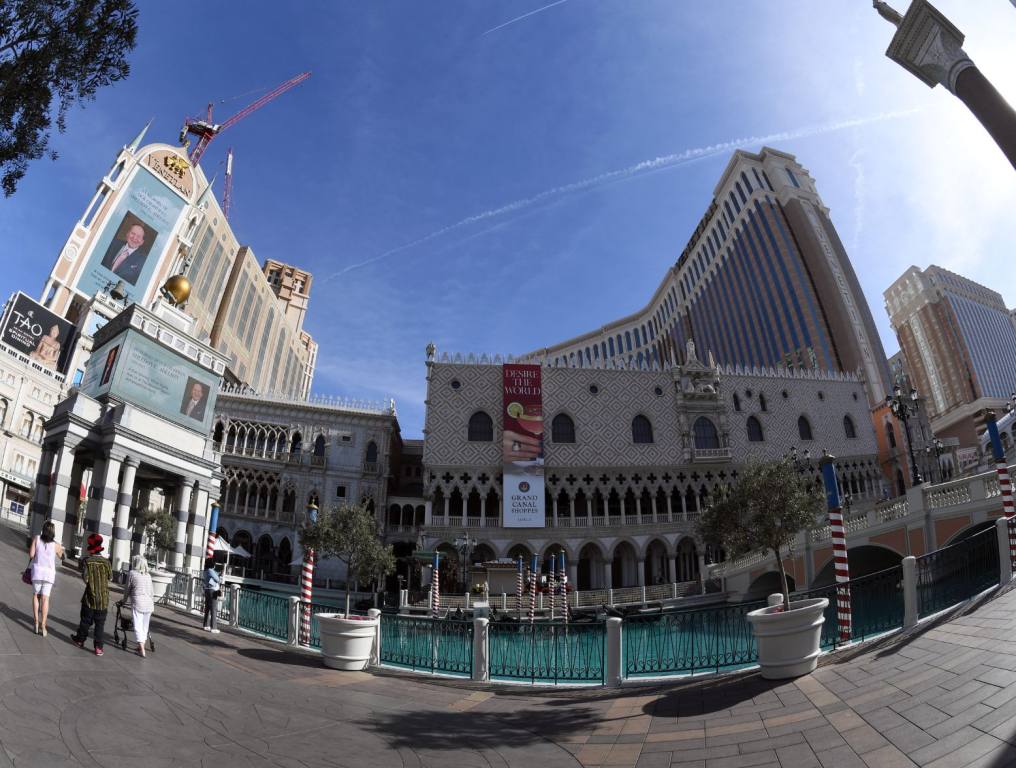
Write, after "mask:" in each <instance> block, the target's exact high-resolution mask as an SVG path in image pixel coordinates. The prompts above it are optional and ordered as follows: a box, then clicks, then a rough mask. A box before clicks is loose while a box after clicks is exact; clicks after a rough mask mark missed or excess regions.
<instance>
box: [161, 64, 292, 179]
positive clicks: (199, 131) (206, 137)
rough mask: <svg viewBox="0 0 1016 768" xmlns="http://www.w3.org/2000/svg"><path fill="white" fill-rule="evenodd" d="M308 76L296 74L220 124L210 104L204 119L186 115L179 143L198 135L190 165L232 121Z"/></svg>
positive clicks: (235, 121) (239, 119) (187, 143)
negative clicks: (213, 119) (213, 120)
mask: <svg viewBox="0 0 1016 768" xmlns="http://www.w3.org/2000/svg"><path fill="white" fill-rule="evenodd" d="M308 77H310V72H303V73H302V74H299V75H297V76H296V77H294V78H292V79H291V80H287V81H286V82H284V83H283V84H282V85H280V86H278V87H277V88H275V89H274V90H273V91H270V92H268V93H266V94H265V95H264V96H262V97H261V98H260V99H258V100H257V101H255V102H254V103H253V104H248V105H247V106H246V107H244V108H243V109H241V110H240V111H239V112H237V113H236V114H235V115H233V116H232V117H231V118H229V119H228V120H227V121H226V122H224V123H223V124H222V125H216V124H215V123H213V122H212V105H211V104H209V105H208V113H207V115H206V116H205V119H204V120H200V119H197V118H192V117H188V118H187V119H186V120H185V121H184V124H183V128H181V129H180V145H181V146H183V147H187V146H189V144H190V140H189V139H188V138H187V134H188V133H192V134H194V135H195V136H197V137H198V141H197V144H195V145H194V149H193V150H191V153H190V161H191V165H197V164H198V161H199V160H201V155H203V154H204V152H205V148H206V147H207V146H208V142H210V141H211V140H212V139H214V138H215V137H216V136H218V135H219V134H220V133H222V132H223V131H224V130H226V129H227V128H229V126H231V125H233V124H234V123H238V122H239V121H241V120H243V119H244V118H245V117H247V115H249V114H250V113H251V112H254V111H255V110H258V109H261V107H263V106H264V105H265V104H267V103H268V102H269V101H271V100H272V99H274V98H275V97H276V96H281V95H282V94H283V93H285V92H286V91H288V90H289V89H290V88H292V87H293V86H296V85H299V84H300V83H302V82H303V81H304V80H306V79H307V78H308Z"/></svg>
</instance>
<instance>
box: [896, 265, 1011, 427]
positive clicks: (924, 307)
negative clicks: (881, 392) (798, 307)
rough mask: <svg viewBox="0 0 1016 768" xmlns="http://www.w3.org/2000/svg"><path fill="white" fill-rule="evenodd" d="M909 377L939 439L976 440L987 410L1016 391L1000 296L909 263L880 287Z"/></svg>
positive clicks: (1007, 315) (1007, 321)
mask: <svg viewBox="0 0 1016 768" xmlns="http://www.w3.org/2000/svg"><path fill="white" fill-rule="evenodd" d="M884 296H885V306H886V311H887V312H888V313H889V322H890V324H891V325H892V327H893V330H895V331H896V337H897V338H898V339H899V343H900V350H901V351H902V352H903V355H904V358H905V359H906V367H907V370H908V372H909V374H910V377H911V381H912V382H913V384H914V386H915V387H916V388H917V389H918V391H919V392H920V393H921V395H923V396H924V397H925V398H926V402H927V406H928V415H929V416H930V417H931V427H932V429H933V430H934V432H935V434H936V435H937V436H939V437H941V438H943V439H944V438H946V437H956V438H958V439H959V441H960V444H961V445H963V446H972V445H976V444H977V438H976V432H977V429H978V424H979V422H980V420H981V416H982V414H983V412H984V411H985V410H986V409H988V408H995V409H1001V410H1003V411H1004V409H1005V404H1006V401H1007V400H1008V399H1009V396H1010V394H1011V393H1012V392H1013V390H1016V329H1014V327H1013V323H1012V318H1011V315H1010V312H1009V310H1008V309H1006V306H1005V302H1004V301H1003V300H1002V296H1001V295H1000V294H999V293H998V292H997V291H993V290H992V289H990V288H988V287H986V286H983V285H981V284H980V283H975V282H974V281H973V280H968V279H967V278H965V277H963V276H961V275H957V274H955V273H954V272H950V271H949V270H947V269H942V268H941V267H936V266H930V267H928V268H927V269H925V270H923V271H922V270H920V269H918V268H917V267H910V269H908V270H907V271H906V272H904V273H903V275H902V276H901V277H900V278H899V279H898V280H896V282H894V283H893V284H892V285H891V286H890V287H889V289H888V290H887V291H885V294H884Z"/></svg>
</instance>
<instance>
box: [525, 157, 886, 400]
mask: <svg viewBox="0 0 1016 768" xmlns="http://www.w3.org/2000/svg"><path fill="white" fill-rule="evenodd" d="M688 340H693V341H694V342H695V347H696V349H697V350H698V354H699V357H700V358H701V359H703V360H708V359H710V357H712V358H715V360H716V361H717V362H719V363H720V364H722V365H729V366H737V365H740V366H745V367H753V366H765V367H776V368H794V369H809V370H821V371H838V372H845V373H858V374H860V375H861V376H862V377H863V379H864V382H865V385H866V389H867V396H868V402H869V405H871V406H873V407H874V406H877V405H878V404H880V403H881V402H882V400H883V399H884V398H885V395H886V393H887V392H888V391H889V388H890V386H889V370H888V367H887V365H886V356H885V351H884V350H883V348H882V342H881V341H880V339H879V337H878V332H877V330H876V328H875V323H874V320H873V319H872V316H871V310H870V309H869V307H868V302H867V301H866V300H865V298H864V293H863V292H862V290H861V286H860V283H859V282H858V280H857V275H856V274H855V273H854V269H853V267H852V266H851V264H850V259H849V258H848V256H847V253H846V251H845V250H844V248H843V244H842V243H841V242H840V238H839V236H838V235H837V233H836V229H835V228H834V227H833V224H832V221H831V219H830V218H829V209H828V208H827V207H826V206H825V204H824V203H823V202H822V198H821V197H820V196H819V194H818V190H817V188H816V186H815V182H814V180H813V179H812V178H811V175H810V174H809V173H808V171H807V169H805V168H804V167H803V166H802V165H801V164H800V163H798V162H797V160H796V158H795V157H794V156H793V155H789V154H787V153H785V152H780V151H778V150H775V149H771V148H768V147H766V148H764V149H762V151H761V152H760V153H758V154H754V153H751V152H745V151H743V150H737V151H736V152H734V153H733V155H732V157H731V159H730V162H729V163H728V164H727V168H726V170H725V171H724V172H723V175H722V176H721V177H720V181H719V183H718V184H717V185H716V188H715V190H714V193H713V199H712V201H711V202H710V203H709V206H708V207H707V208H706V212H705V214H704V215H703V216H702V219H701V220H700V222H699V224H698V226H697V227H696V228H695V231H694V233H692V236H691V239H690V240H689V241H688V244H687V245H686V246H685V247H684V250H683V251H682V252H681V255H680V257H679V258H678V260H677V262H676V263H675V264H674V265H673V266H672V267H671V268H670V269H668V270H667V273H666V275H665V276H664V278H663V280H662V281H661V282H660V285H659V287H658V288H657V289H656V291H655V292H654V294H653V296H652V297H651V298H650V300H649V302H648V303H647V304H646V306H645V307H644V308H643V309H641V310H639V311H637V312H635V313H634V314H632V315H629V316H628V317H624V318H621V319H620V320H616V321H614V322H611V323H608V324H607V325H605V326H603V327H601V328H599V329H596V330H593V331H590V332H589V333H586V334H583V335H582V336H578V337H576V338H573V339H569V340H567V341H564V342H561V343H559V344H554V345H552V346H549V347H546V348H543V349H539V350H534V351H533V352H531V353H530V354H528V355H524V356H523V359H528V360H532V361H544V360H547V361H550V362H553V363H554V364H556V365H570V366H586V367H588V366H592V365H596V364H597V363H607V362H614V363H617V362H622V361H623V362H624V363H625V364H626V365H627V366H628V367H631V366H633V365H634V366H639V365H641V364H643V363H645V364H647V365H652V364H654V363H655V364H657V365H660V366H667V365H672V364H674V363H681V362H683V361H684V355H685V342H686V341H688Z"/></svg>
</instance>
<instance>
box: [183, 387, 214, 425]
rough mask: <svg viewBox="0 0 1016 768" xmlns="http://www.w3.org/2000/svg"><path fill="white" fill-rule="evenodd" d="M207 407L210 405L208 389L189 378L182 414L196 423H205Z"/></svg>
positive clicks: (184, 394)
mask: <svg viewBox="0 0 1016 768" xmlns="http://www.w3.org/2000/svg"><path fill="white" fill-rule="evenodd" d="M206 405H208V387H207V386H205V385H204V384H202V383H201V382H200V381H197V380H196V379H192V378H189V377H188V379H187V387H186V388H185V389H184V393H183V403H182V404H181V405H180V413H182V414H183V415H184V416H189V417H190V418H192V419H194V420H195V421H204V420H205V406H206Z"/></svg>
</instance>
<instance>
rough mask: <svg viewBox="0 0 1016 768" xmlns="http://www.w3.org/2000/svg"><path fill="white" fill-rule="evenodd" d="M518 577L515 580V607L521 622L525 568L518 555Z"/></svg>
mask: <svg viewBox="0 0 1016 768" xmlns="http://www.w3.org/2000/svg"><path fill="white" fill-rule="evenodd" d="M518 567H519V572H518V577H517V578H516V579H515V607H516V608H518V610H519V621H522V588H523V587H522V585H523V582H524V581H525V579H524V578H523V577H524V574H523V571H524V570H525V566H524V565H523V564H522V555H519V559H518Z"/></svg>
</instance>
